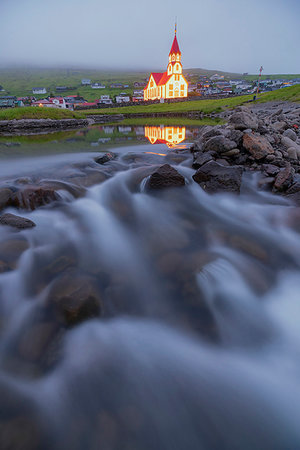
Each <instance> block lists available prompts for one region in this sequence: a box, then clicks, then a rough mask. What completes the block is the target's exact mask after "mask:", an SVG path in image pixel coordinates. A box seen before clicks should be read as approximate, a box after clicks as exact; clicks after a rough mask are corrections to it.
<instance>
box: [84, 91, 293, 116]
mask: <svg viewBox="0 0 300 450" xmlns="http://www.w3.org/2000/svg"><path fill="white" fill-rule="evenodd" d="M252 98H253V95H243V96H240V97H233V98H223V99H216V100H196V101H188V102H178V103H158V104H154V105H149V106H148V105H145V106H144V105H143V106H127V107H126V106H125V107H121V108H106V109H95V110H89V111H82V112H83V113H84V114H86V115H89V114H152V113H166V114H167V113H172V112H174V113H185V112H189V111H190V112H192V111H201V112H203V113H204V114H210V113H212V112H220V111H222V109H225V108H234V107H235V106H239V105H242V104H243V103H245V102H248V101H249V100H252ZM257 101H259V102H270V101H291V102H300V85H296V86H292V87H287V88H284V89H278V90H277V91H273V92H267V93H265V94H261V95H260V96H259V99H258V100H257Z"/></svg>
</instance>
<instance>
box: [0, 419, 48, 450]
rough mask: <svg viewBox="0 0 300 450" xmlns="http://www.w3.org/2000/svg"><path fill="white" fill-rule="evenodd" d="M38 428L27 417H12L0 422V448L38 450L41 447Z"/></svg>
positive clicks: (4, 449)
mask: <svg viewBox="0 0 300 450" xmlns="http://www.w3.org/2000/svg"><path fill="white" fill-rule="evenodd" d="M40 440H41V436H40V432H39V430H38V426H37V424H36V423H35V421H34V420H33V419H30V418H29V417H26V416H24V417H22V416H20V417H14V418H12V419H10V420H1V421H0V448H1V449H2V450H38V449H39V448H41V447H40V445H41V442H40Z"/></svg>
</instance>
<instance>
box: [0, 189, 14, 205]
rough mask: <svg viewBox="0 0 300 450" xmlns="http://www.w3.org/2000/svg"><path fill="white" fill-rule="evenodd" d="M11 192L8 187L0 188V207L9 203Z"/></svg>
mask: <svg viewBox="0 0 300 450" xmlns="http://www.w3.org/2000/svg"><path fill="white" fill-rule="evenodd" d="M12 195H13V192H12V191H11V190H10V189H9V188H1V189H0V209H3V208H5V207H6V206H8V205H9V202H10V200H11V197H12Z"/></svg>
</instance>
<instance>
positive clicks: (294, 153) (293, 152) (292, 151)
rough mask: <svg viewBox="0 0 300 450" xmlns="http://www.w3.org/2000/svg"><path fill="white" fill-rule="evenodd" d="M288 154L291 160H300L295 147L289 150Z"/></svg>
mask: <svg viewBox="0 0 300 450" xmlns="http://www.w3.org/2000/svg"><path fill="white" fill-rule="evenodd" d="M287 154H288V158H289V159H298V156H297V150H296V149H295V148H294V147H290V148H288V149H287Z"/></svg>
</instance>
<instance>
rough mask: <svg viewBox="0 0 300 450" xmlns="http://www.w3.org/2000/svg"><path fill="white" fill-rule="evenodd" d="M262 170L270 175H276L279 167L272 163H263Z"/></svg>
mask: <svg viewBox="0 0 300 450" xmlns="http://www.w3.org/2000/svg"><path fill="white" fill-rule="evenodd" d="M262 170H263V171H264V172H265V173H266V174H267V175H269V176H271V177H273V176H275V175H277V174H278V172H279V168H278V167H277V166H274V165H273V164H263V165H262Z"/></svg>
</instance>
